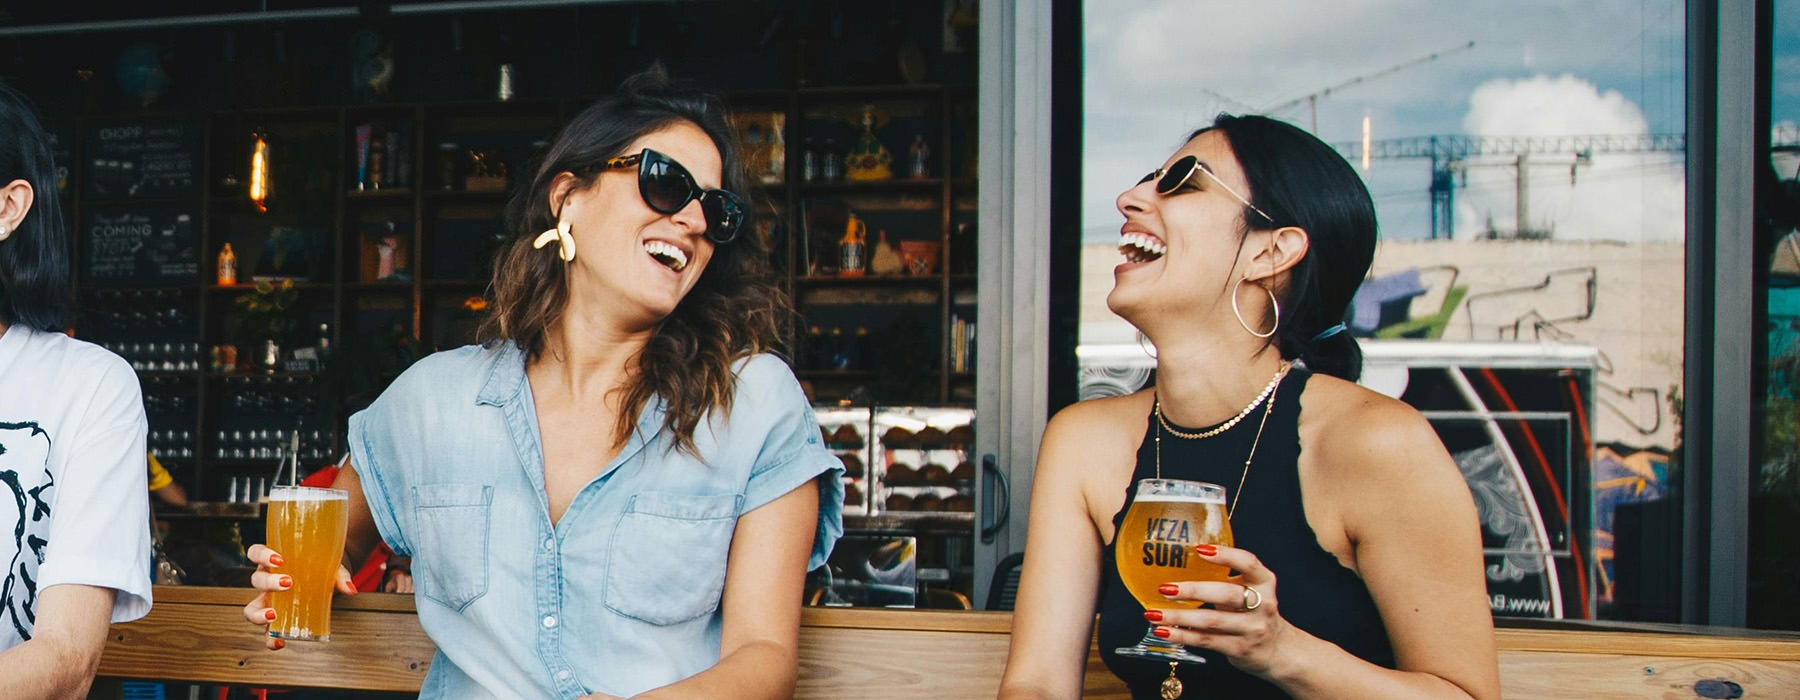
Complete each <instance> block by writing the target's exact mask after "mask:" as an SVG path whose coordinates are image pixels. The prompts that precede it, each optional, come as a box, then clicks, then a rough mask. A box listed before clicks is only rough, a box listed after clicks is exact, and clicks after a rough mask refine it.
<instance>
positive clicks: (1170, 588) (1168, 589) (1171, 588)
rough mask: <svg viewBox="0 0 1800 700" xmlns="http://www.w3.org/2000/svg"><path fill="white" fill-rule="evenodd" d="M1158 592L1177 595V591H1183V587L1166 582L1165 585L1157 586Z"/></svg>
mask: <svg viewBox="0 0 1800 700" xmlns="http://www.w3.org/2000/svg"><path fill="white" fill-rule="evenodd" d="M1156 592H1157V593H1161V594H1163V595H1175V594H1176V593H1180V592H1181V587H1180V586H1177V585H1175V584H1173V583H1165V584H1163V585H1160V586H1157V587H1156Z"/></svg>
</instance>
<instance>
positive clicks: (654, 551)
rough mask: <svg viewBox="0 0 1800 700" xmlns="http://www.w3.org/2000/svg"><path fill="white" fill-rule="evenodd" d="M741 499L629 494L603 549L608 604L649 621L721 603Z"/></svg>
mask: <svg viewBox="0 0 1800 700" xmlns="http://www.w3.org/2000/svg"><path fill="white" fill-rule="evenodd" d="M743 503H744V498H743V496H740V495H737V494H720V495H708V496H695V495H687V494H674V493H661V492H656V491H646V492H644V493H640V494H638V495H636V496H632V498H631V503H630V504H629V505H627V506H626V508H625V514H624V515H623V516H621V517H620V519H619V526H618V528H617V529H615V530H613V536H612V543H611V546H610V547H608V551H609V559H610V561H609V562H608V564H607V567H606V607H607V608H608V609H609V610H612V611H613V612H616V613H618V614H620V615H624V616H626V617H630V618H633V619H637V620H642V621H644V622H648V623H650V624H653V625H671V624H675V623H677V622H685V621H687V620H692V619H694V618H697V617H700V616H701V615H705V614H708V613H711V612H712V611H714V610H716V609H718V607H719V597H720V596H721V595H722V594H723V593H724V591H725V559H726V556H727V555H728V554H729V553H730V551H731V533H732V530H733V529H734V528H736V526H737V516H738V511H739V510H740V509H742V508H743Z"/></svg>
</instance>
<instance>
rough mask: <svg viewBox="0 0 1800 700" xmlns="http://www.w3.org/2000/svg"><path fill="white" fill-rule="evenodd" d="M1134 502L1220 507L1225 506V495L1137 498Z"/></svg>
mask: <svg viewBox="0 0 1800 700" xmlns="http://www.w3.org/2000/svg"><path fill="white" fill-rule="evenodd" d="M1135 500H1136V501H1137V502H1138V503H1206V504H1212V505H1221V506H1222V505H1225V494H1222V493H1221V494H1219V495H1217V496H1164V495H1153V496H1138V497H1137V498H1136V499H1135Z"/></svg>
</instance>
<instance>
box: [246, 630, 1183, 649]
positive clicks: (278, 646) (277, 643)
mask: <svg viewBox="0 0 1800 700" xmlns="http://www.w3.org/2000/svg"><path fill="white" fill-rule="evenodd" d="M1158 631H1161V630H1158ZM275 648H276V649H285V648H287V642H284V641H281V640H279V639H277V640H275Z"/></svg>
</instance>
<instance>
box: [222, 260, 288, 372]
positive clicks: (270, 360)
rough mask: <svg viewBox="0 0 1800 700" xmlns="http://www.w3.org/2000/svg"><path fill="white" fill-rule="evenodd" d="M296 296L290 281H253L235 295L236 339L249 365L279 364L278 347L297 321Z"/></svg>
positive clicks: (274, 367) (265, 366) (274, 366)
mask: <svg viewBox="0 0 1800 700" xmlns="http://www.w3.org/2000/svg"><path fill="white" fill-rule="evenodd" d="M299 297H300V292H299V290H297V289H295V288H294V282H293V280H281V281H279V282H269V281H262V282H257V283H256V287H255V288H254V289H252V290H251V291H250V292H249V293H247V294H244V295H243V296H240V297H238V299H237V307H238V311H239V313H238V340H239V343H240V345H241V346H242V347H244V348H245V350H246V351H247V352H249V353H250V360H251V364H253V365H256V366H258V367H260V368H262V369H266V370H273V369H276V368H277V367H278V366H279V365H280V361H281V347H282V345H283V344H284V343H285V342H286V340H287V338H288V335H289V334H290V333H292V332H293V331H294V327H295V326H296V325H297V323H298V319H297V313H296V311H295V309H294V303H295V302H296V301H298V300H299Z"/></svg>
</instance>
